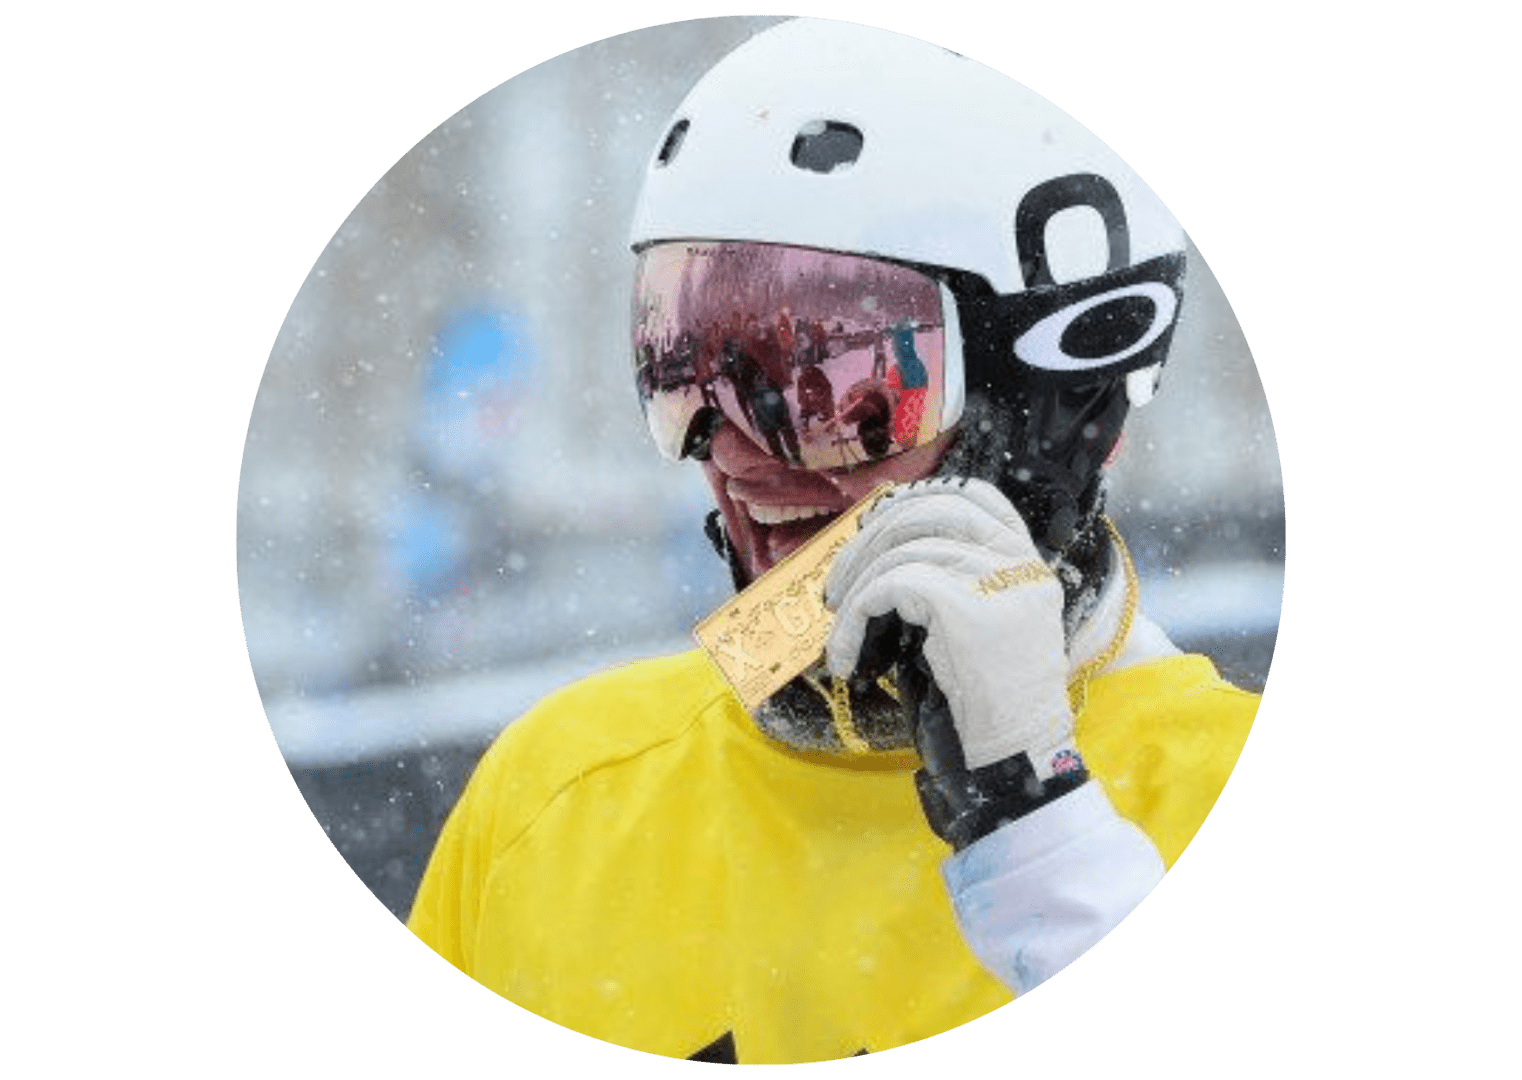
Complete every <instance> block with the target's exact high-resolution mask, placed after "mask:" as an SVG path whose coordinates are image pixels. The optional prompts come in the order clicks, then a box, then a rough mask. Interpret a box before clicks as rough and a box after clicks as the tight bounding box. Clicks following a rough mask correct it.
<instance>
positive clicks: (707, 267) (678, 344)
mask: <svg viewBox="0 0 1522 1080" xmlns="http://www.w3.org/2000/svg"><path fill="white" fill-rule="evenodd" d="M633 324H634V368H635V381H636V384H637V385H638V387H639V396H640V402H641V404H642V405H643V406H644V409H645V418H646V420H647V421H648V423H649V425H650V431H651V433H652V434H653V435H654V436H655V441H656V444H657V445H658V446H659V447H660V449H661V452H662V453H663V454H665V455H666V456H667V457H670V458H673V459H675V458H679V457H682V456H683V455H684V454H686V453H687V452H689V450H690V449H691V448H692V447H691V443H690V439H691V437H692V434H693V433H694V432H695V431H696V432H699V433H701V429H702V427H703V426H704V424H705V423H706V422H709V421H712V420H714V419H716V418H717V417H719V416H722V417H723V419H725V420H727V421H728V422H729V423H732V424H734V425H735V426H737V427H738V428H739V429H740V430H741V431H743V432H744V433H745V435H746V436H747V437H749V438H750V439H751V441H753V442H754V443H755V444H756V446H758V447H760V448H761V449H763V450H765V451H767V452H768V453H770V454H771V455H772V456H773V457H775V458H777V459H778V460H779V461H783V462H786V463H787V464H789V465H791V466H793V467H795V468H802V469H843V468H850V467H853V466H856V465H861V464H864V463H867V462H871V461H877V460H880V459H882V458H885V457H888V456H890V455H892V454H898V453H902V452H903V451H905V450H908V449H911V448H913V447H916V446H921V445H923V444H925V443H927V442H930V441H931V440H932V439H934V438H936V436H938V435H940V434H941V433H942V432H943V431H945V430H947V428H949V427H950V426H951V425H953V424H955V422H956V421H957V419H958V418H959V417H960V416H961V411H962V396H963V387H962V369H961V364H960V362H959V361H958V362H954V363H953V364H952V365H950V366H951V369H952V370H951V371H948V370H947V367H948V365H947V363H946V358H947V356H948V354H950V355H952V356H954V357H959V356H960V348H961V343H960V338H959V337H958V334H957V325H956V304H955V301H954V300H953V298H952V296H951V293H950V291H949V290H948V289H946V287H945V286H943V285H942V284H941V283H939V282H937V281H936V280H935V279H933V278H931V277H929V276H927V275H925V274H922V273H920V272H918V271H916V270H911V269H909V268H907V267H902V266H898V265H895V264H893V263H887V262H883V261H881V260H878V259H871V258H866V257H863V256H857V255H841V254H836V253H832V252H825V251H816V250H813V249H809V248H798V247H789V246H786V245H781V244H759V243H730V242H713V243H708V242H674V243H665V244H658V245H655V246H653V247H650V248H647V249H646V250H645V251H644V252H643V253H641V255H640V257H639V265H638V269H637V270H636V273H635V288H634V312H633ZM708 430H709V431H711V430H712V428H711V427H709V428H708Z"/></svg>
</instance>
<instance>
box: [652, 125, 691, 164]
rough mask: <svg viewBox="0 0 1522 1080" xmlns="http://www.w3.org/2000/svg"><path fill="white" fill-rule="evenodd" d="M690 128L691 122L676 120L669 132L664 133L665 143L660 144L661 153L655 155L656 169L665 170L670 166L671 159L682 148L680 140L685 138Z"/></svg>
mask: <svg viewBox="0 0 1522 1080" xmlns="http://www.w3.org/2000/svg"><path fill="white" fill-rule="evenodd" d="M691 126H692V121H691V120H678V121H677V122H676V123H674V124H672V125H671V130H670V131H668V132H666V141H665V142H663V143H661V152H660V153H659V154H656V155H655V164H656V166H657V167H658V168H665V167H666V166H667V165H670V164H671V159H672V158H674V157H676V152H677V151H678V150H680V149H681V148H682V140H683V139H684V138H686V137H687V129H688V128H689V127H691Z"/></svg>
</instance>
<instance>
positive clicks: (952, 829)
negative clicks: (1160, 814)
mask: <svg viewBox="0 0 1522 1080" xmlns="http://www.w3.org/2000/svg"><path fill="white" fill-rule="evenodd" d="M1063 757H1064V758H1065V759H1066V760H1065V764H1066V767H1065V768H1064V769H1063V771H1061V772H1059V773H1055V774H1054V775H1052V776H1049V777H1047V778H1046V779H1045V780H1041V779H1039V778H1038V777H1037V776H1036V770H1035V768H1034V767H1033V766H1032V765H1031V760H1030V757H1029V755H1027V754H1025V753H1024V752H1021V753H1018V754H1014V755H1012V756H1010V757H1007V758H1005V759H1003V760H1002V761H996V762H994V763H993V764H992V765H984V766H983V767H982V768H978V769H955V770H952V771H949V772H942V773H935V774H932V773H931V772H930V771H929V770H928V769H920V770H918V771H917V772H916V773H915V774H914V786H915V788H916V789H918V791H919V796H920V807H921V808H922V809H923V810H924V812H925V819H926V820H927V821H928V822H929V823H930V828H931V830H932V831H933V832H934V833H935V835H937V836H939V837H940V838H941V839H942V840H944V841H946V843H948V844H950V845H951V848H952V850H953V851H961V850H962V849H963V848H966V847H968V846H970V845H971V844H974V843H976V842H977V841H978V840H981V839H982V838H983V837H985V836H987V835H988V834H989V833H991V832H993V831H994V830H995V829H997V828H999V827H1000V826H1001V825H1006V824H1008V823H1009V822H1011V821H1018V820H1019V819H1020V818H1023V817H1024V816H1025V815H1027V814H1029V813H1031V812H1032V811H1034V810H1039V809H1040V808H1041V807H1043V806H1045V805H1046V804H1047V803H1049V802H1053V801H1055V800H1057V799H1060V798H1062V796H1064V795H1066V794H1068V793H1069V792H1071V791H1076V790H1077V789H1078V788H1080V787H1082V786H1083V785H1084V784H1085V783H1087V782H1088V779H1089V770H1088V768H1087V767H1086V766H1085V765H1084V764H1083V759H1082V758H1081V757H1079V756H1078V753H1077V751H1076V750H1075V751H1070V752H1068V753H1067V754H1064V755H1063Z"/></svg>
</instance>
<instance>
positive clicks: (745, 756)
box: [408, 652, 1258, 1063]
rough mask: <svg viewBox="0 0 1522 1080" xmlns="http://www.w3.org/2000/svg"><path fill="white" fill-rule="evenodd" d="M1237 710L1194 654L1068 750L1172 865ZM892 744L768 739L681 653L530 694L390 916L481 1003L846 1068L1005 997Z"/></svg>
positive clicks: (675, 1044) (705, 1047) (1106, 703)
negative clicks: (413, 895) (857, 749)
mask: <svg viewBox="0 0 1522 1080" xmlns="http://www.w3.org/2000/svg"><path fill="white" fill-rule="evenodd" d="M1257 703H1258V698H1257V695H1254V694H1249V693H1246V692H1244V691H1241V690H1238V689H1236V688H1235V687H1232V686H1231V685H1229V684H1227V683H1225V682H1224V681H1222V680H1221V679H1220V677H1219V676H1218V675H1217V674H1216V672H1215V669H1214V667H1213V666H1212V665H1211V664H1210V662H1209V661H1208V660H1207V659H1205V658H1204V657H1200V656H1186V655H1179V656H1173V657H1168V658H1166V659H1159V660H1154V661H1152V662H1149V663H1144V664H1141V665H1138V666H1135V667H1130V668H1126V669H1124V670H1121V671H1118V672H1114V673H1111V674H1107V675H1104V676H1101V677H1100V678H1097V679H1095V680H1094V681H1093V682H1092V683H1091V684H1090V686H1089V692H1088V697H1087V701H1086V703H1085V707H1084V710H1083V712H1082V713H1081V714H1080V715H1079V717H1078V720H1077V738H1078V744H1079V748H1080V750H1081V751H1082V753H1083V755H1084V758H1085V760H1086V761H1087V763H1088V766H1089V769H1090V771H1091V773H1092V775H1093V776H1094V777H1095V778H1096V779H1098V780H1099V781H1100V783H1101V784H1102V785H1103V787H1104V789H1105V791H1106V793H1107V794H1108V795H1109V796H1110V799H1111V801H1112V802H1113V803H1114V805H1115V807H1116V809H1117V810H1118V811H1119V812H1120V813H1121V814H1122V815H1124V816H1125V817H1127V818H1129V819H1130V820H1131V821H1133V822H1135V823H1136V824H1137V825H1139V826H1140V827H1141V828H1142V829H1143V830H1144V831H1145V832H1146V833H1147V835H1148V836H1149V837H1150V838H1151V839H1152V841H1153V843H1154V844H1155V845H1156V846H1157V849H1158V851H1159V852H1160V854H1161V855H1162V857H1163V860H1164V862H1165V864H1167V865H1171V864H1172V862H1173V860H1174V859H1176V858H1177V857H1178V855H1179V853H1180V852H1181V851H1182V850H1183V849H1184V846H1185V845H1186V844H1187V843H1188V842H1189V840H1190V838H1191V837H1193V835H1194V833H1195V831H1196V830H1197V829H1198V828H1199V825H1200V823H1201V822H1202V821H1203V820H1204V817H1205V815H1206V813H1208V812H1209V810H1210V807H1211V806H1212V805H1213V804H1214V802H1215V799H1216V796H1217V795H1218V794H1219V793H1220V791H1221V787H1222V785H1223V784H1224V783H1225V782H1226V777H1227V776H1228V775H1229V774H1230V772H1231V769H1232V766H1233V765H1234V764H1235V763H1236V759H1237V755H1238V753H1239V752H1240V750H1241V747H1242V744H1243V741H1244V740H1245V739H1246V737H1247V732H1248V729H1249V728H1250V726H1251V724H1252V719H1253V715H1254V713H1255V712H1256V709H1257ZM917 765H918V761H917V759H916V758H915V756H914V755H913V753H912V752H909V751H904V752H900V753H894V754H867V755H861V756H832V755H812V754H805V753H800V752H797V751H793V750H790V749H788V748H786V747H783V746H781V745H779V744H777V743H774V742H772V741H770V740H768V739H767V738H766V737H765V736H763V735H762V734H761V733H760V732H759V731H758V730H757V729H756V728H755V726H754V724H753V722H752V721H751V719H750V717H749V716H747V715H746V714H745V712H744V711H743V710H742V709H741V708H740V705H739V703H738V701H737V700H736V699H735V698H734V697H733V695H732V694H731V693H730V692H729V690H728V688H727V687H726V686H725V684H724V683H723V681H722V679H721V678H720V677H719V675H718V673H717V672H716V671H715V670H714V669H713V667H712V666H711V665H710V663H709V661H708V660H707V658H706V657H705V656H703V655H702V654H701V653H699V652H690V653H684V654H681V655H678V656H673V657H667V658H663V659H658V660H650V661H645V662H641V663H638V664H633V665H629V666H627V667H622V668H618V669H616V670H613V671H610V672H607V673H604V674H602V675H599V676H596V677H594V678H591V679H587V680H585V681H584V682H581V683H578V684H577V685H575V686H572V687H569V688H568V689H566V690H563V691H561V692H559V693H557V694H555V695H552V696H551V697H549V698H547V699H546V700H545V701H543V702H541V703H540V704H539V705H538V706H537V707H536V708H535V709H534V710H532V711H531V712H530V713H529V714H528V715H526V716H525V717H523V718H522V719H521V720H519V721H518V722H516V723H515V724H513V725H512V726H511V727H509V728H508V729H507V730H506V731H505V732H504V733H503V735H502V736H501V737H500V738H499V739H498V740H497V742H496V743H495V744H494V745H493V746H492V748H491V749H490V750H489V751H488V752H487V754H486V756H485V757H484V758H483V760H482V761H481V764H480V765H479V767H478V768H477V770H476V773H475V775H474V777H473V778H472V779H471V782H470V784H469V786H468V787H467V789H466V791H465V794H464V795H463V796H462V797H461V799H460V802H459V804H458V805H457V806H456V807H455V809H454V811H453V813H452V814H451V815H450V818H449V821H448V822H447V824H446V825H445V827H444V831H443V834H442V836H441V837H440V839H439V843H438V846H437V848H436V849H435V851H434V854H433V858H432V861H431V862H430V864H429V867H428V870H427V872H426V874H425V875H424V878H423V881H422V884H421V886H420V888H419V891H418V896H417V899H416V902H415V904H414V906H413V910H412V915H411V918H410V920H409V923H408V925H409V926H410V927H411V928H412V930H413V931H414V932H415V933H416V934H417V935H418V936H419V937H420V938H422V939H423V940H424V941H426V942H427V943H428V944H429V945H431V946H432V947H433V948H434V949H436V950H437V951H438V952H439V953H440V954H442V955H443V956H444V957H446V958H447V959H448V960H449V961H450V962H451V963H453V964H454V965H455V966H456V967H458V968H459V969H460V970H461V971H463V972H465V973H466V974H467V975H470V976H471V977H473V978H475V979H476V980H478V981H479V982H481V983H483V984H484V985H486V986H488V987H490V988H491V989H493V990H495V991H497V992H498V993H499V994H501V995H503V996H504V997H506V998H508V999H509V1000H511V1001H513V1002H516V1003H517V1004H519V1005H521V1006H523V1007H524V1008H527V1009H530V1010H532V1011H534V1012H536V1013H538V1014H539V1015H541V1016H544V1017H547V1018H548V1019H550V1020H553V1021H555V1022H557V1023H560V1024H562V1025H564V1026H566V1027H569V1028H573V1029H575V1030H577V1031H580V1032H583V1033H585V1034H588V1035H592V1036H595V1037H597V1038H600V1039H604V1040H607V1041H609V1042H614V1043H619V1044H622V1045H625V1046H629V1047H634V1048H636V1049H639V1050H644V1051H649V1052H652V1053H657V1054H665V1055H669V1056H672V1057H692V1056H699V1055H701V1056H704V1057H707V1058H708V1059H710V1060H738V1061H740V1062H745V1063H788V1062H802V1061H817V1060H824V1059H830V1058H840V1057H848V1056H851V1055H853V1054H857V1053H861V1052H864V1051H867V1052H870V1051H877V1050H883V1049H887V1048H889V1047H893V1046H898V1045H901V1044H903V1043H907V1042H912V1041H914V1040H917V1039H923V1038H925V1037H927V1036H930V1035H935V1034H937V1033H939V1032H942V1031H946V1030H948V1029H950V1028H952V1027H956V1026H958V1025H960V1024H963V1023H965V1022H967V1021H968V1020H971V1019H973V1018H975V1017H977V1016H980V1015H982V1014H984V1013H986V1012H988V1011H990V1010H992V1009H994V1008H997V1007H998V1006H999V1005H1002V1004H1004V1003H1005V1002H1007V1001H1008V1000H1010V996H1011V995H1010V993H1009V991H1008V990H1007V989H1006V988H1005V987H1004V986H1003V985H1002V984H1001V983H1000V982H998V981H997V980H996V979H995V978H993V977H992V976H991V975H989V974H988V973H987V972H986V971H985V970H984V969H983V968H982V967H981V966H980V965H979V964H978V962H977V960H975V959H974V958H973V956H972V954H971V952H969V951H968V948H967V947H966V945H965V944H964V943H963V941H962V939H961V937H960V935H959V934H958V931H957V927H956V923H955V920H954V918H953V915H952V910H951V905H950V903H949V901H948V898H947V894H946V886H945V884H944V883H943V881H942V880H941V877H940V874H939V865H940V863H941V861H942V860H943V859H944V858H945V857H946V855H947V854H948V851H949V849H948V848H947V847H946V845H944V844H943V843H942V842H941V841H940V840H938V839H937V838H936V837H935V836H934V835H933V834H932V833H931V832H930V830H929V828H928V827H927V826H926V824H925V821H924V817H923V815H922V813H921V811H920V807H919V803H918V800H917V798H916V795H915V791H914V783H913V778H912V773H913V771H914V769H915V768H916V767H917Z"/></svg>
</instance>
